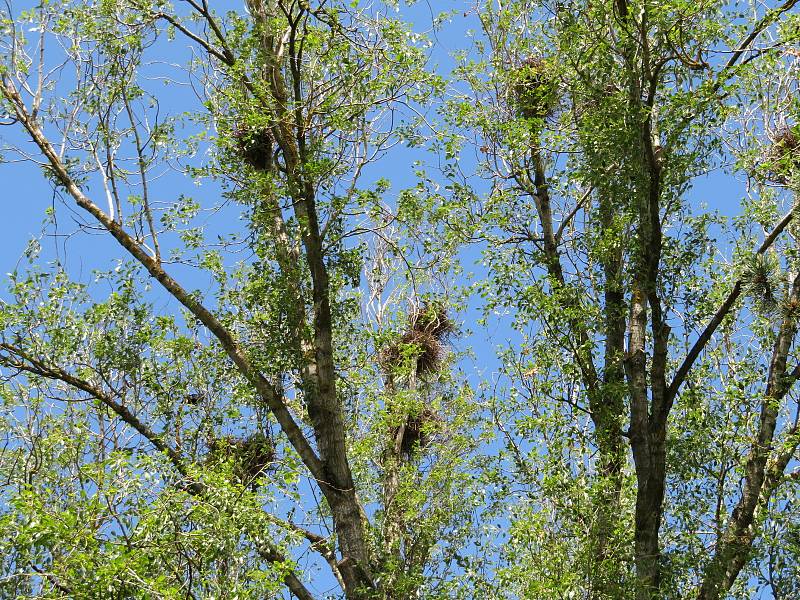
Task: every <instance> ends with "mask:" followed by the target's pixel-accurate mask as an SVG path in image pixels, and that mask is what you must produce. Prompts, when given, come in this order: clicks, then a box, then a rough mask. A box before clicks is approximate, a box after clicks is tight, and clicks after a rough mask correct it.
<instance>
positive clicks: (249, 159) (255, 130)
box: [232, 125, 274, 171]
mask: <svg viewBox="0 0 800 600" xmlns="http://www.w3.org/2000/svg"><path fill="white" fill-rule="evenodd" d="M232 135H233V139H234V140H235V141H236V147H237V149H238V150H239V155H240V156H241V157H242V160H244V161H245V162H246V163H247V164H249V165H250V166H251V167H253V168H254V169H256V170H258V171H266V170H268V169H269V168H270V167H271V166H272V152H273V148H274V143H273V139H272V132H271V131H270V130H269V127H253V126H249V125H240V126H238V127H236V128H234V130H233V133H232Z"/></svg>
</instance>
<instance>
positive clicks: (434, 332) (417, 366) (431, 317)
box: [380, 306, 455, 377]
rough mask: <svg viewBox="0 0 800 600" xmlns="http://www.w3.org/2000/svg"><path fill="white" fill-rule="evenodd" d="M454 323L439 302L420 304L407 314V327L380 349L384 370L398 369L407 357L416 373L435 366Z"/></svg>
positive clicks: (442, 358) (433, 370)
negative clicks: (427, 304)
mask: <svg viewBox="0 0 800 600" xmlns="http://www.w3.org/2000/svg"><path fill="white" fill-rule="evenodd" d="M454 332H455V325H454V324H453V322H452V321H451V320H450V318H449V317H448V315H447V310H446V309H445V308H444V307H443V306H423V307H421V308H419V309H417V310H415V311H413V312H411V314H409V317H408V329H407V330H406V332H405V333H404V334H403V335H402V336H400V338H399V339H397V340H395V341H394V342H393V343H391V344H389V345H388V346H387V347H386V348H384V350H383V352H381V356H380V362H381V365H382V366H383V368H384V370H385V371H387V372H392V371H395V370H397V369H402V368H403V366H404V365H406V364H407V361H411V368H412V370H413V372H414V373H415V374H416V375H417V377H424V376H425V375H429V374H430V373H433V372H435V371H437V370H438V369H439V367H441V365H442V361H443V360H444V357H445V355H446V354H445V349H444V344H445V342H446V340H447V338H448V336H450V335H451V334H452V333H454Z"/></svg>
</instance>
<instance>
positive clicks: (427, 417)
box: [392, 407, 442, 456]
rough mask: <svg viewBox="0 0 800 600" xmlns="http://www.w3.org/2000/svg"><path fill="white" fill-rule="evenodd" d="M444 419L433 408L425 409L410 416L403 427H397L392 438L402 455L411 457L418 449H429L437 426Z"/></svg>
mask: <svg viewBox="0 0 800 600" xmlns="http://www.w3.org/2000/svg"><path fill="white" fill-rule="evenodd" d="M441 421H442V418H441V417H440V416H439V415H438V414H437V413H436V411H434V410H433V409H431V408H427V407H426V408H424V409H423V410H422V412H421V413H419V414H417V415H409V416H408V418H407V419H406V422H405V423H404V424H403V425H400V426H398V427H395V428H394V430H393V431H392V437H393V439H394V440H395V443H396V447H397V449H398V450H399V451H400V453H401V454H403V455H405V456H411V455H412V454H413V452H414V450H415V449H417V448H427V447H428V446H429V445H430V444H431V441H432V438H433V433H434V430H435V429H436V426H437V425H438V424H439V423H441Z"/></svg>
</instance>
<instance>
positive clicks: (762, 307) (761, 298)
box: [742, 254, 780, 313]
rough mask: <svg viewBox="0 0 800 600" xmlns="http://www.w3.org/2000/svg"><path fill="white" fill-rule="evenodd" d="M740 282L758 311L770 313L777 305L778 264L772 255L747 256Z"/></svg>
mask: <svg viewBox="0 0 800 600" xmlns="http://www.w3.org/2000/svg"><path fill="white" fill-rule="evenodd" d="M742 283H743V284H744V287H745V290H746V293H747V295H748V296H749V297H750V298H751V299H752V300H753V303H754V304H755V306H756V308H757V309H758V310H759V311H761V312H763V313H772V312H774V310H775V309H776V308H777V307H778V287H779V285H780V284H779V281H778V265H777V263H776V261H775V259H774V258H773V257H772V256H770V255H769V254H755V255H753V256H750V257H748V258H747V260H746V261H745V264H744V268H743V270H742Z"/></svg>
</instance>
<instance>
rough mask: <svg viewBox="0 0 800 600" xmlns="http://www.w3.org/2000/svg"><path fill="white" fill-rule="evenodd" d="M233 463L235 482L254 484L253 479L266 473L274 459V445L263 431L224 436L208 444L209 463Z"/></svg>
mask: <svg viewBox="0 0 800 600" xmlns="http://www.w3.org/2000/svg"><path fill="white" fill-rule="evenodd" d="M226 461H231V462H232V463H233V476H234V478H235V480H236V483H240V484H243V485H255V480H256V479H258V478H259V477H261V476H262V475H263V474H264V473H266V472H267V471H268V470H269V469H270V467H271V465H272V464H273V463H274V461H275V446H274V444H273V443H272V440H271V439H270V438H269V437H267V436H266V435H264V434H263V433H254V434H252V435H250V436H248V437H246V438H237V437H234V436H225V437H221V438H215V439H213V440H211V441H210V442H209V444H208V458H207V462H208V463H209V464H221V463H224V462H226Z"/></svg>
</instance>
